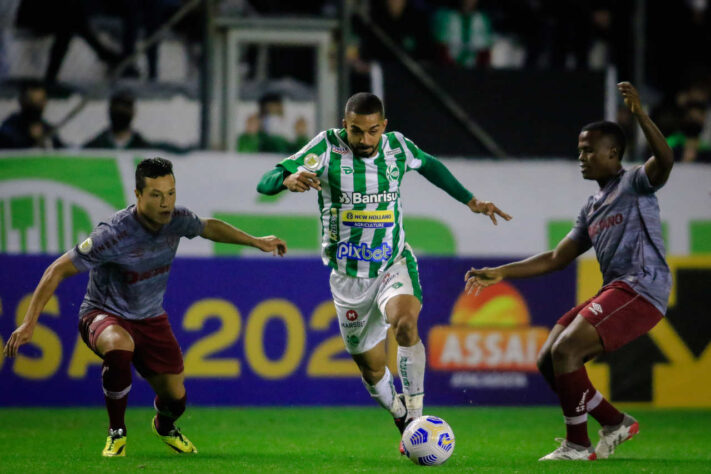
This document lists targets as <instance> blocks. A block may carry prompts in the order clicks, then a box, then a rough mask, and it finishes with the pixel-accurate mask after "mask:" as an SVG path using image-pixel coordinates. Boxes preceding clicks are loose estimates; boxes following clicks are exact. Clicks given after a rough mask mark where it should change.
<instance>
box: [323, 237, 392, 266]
mask: <svg viewBox="0 0 711 474" xmlns="http://www.w3.org/2000/svg"><path fill="white" fill-rule="evenodd" d="M392 254H393V249H392V247H390V246H389V245H388V244H387V243H385V242H383V244H382V245H381V246H380V247H375V248H370V246H369V245H368V244H365V243H362V244H360V245H356V244H352V243H350V242H341V243H339V244H338V251H337V253H336V256H337V257H338V258H350V259H354V260H363V261H365V262H386V261H388V260H389V259H390V257H391V256H392Z"/></svg>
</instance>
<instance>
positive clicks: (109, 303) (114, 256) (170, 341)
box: [4, 158, 286, 457]
mask: <svg viewBox="0 0 711 474" xmlns="http://www.w3.org/2000/svg"><path fill="white" fill-rule="evenodd" d="M175 198H176V195H175V177H174V175H173V166H172V164H171V162H170V161H168V160H165V159H162V158H150V159H147V160H143V161H142V162H140V163H139V164H138V166H137V167H136V199H137V202H136V205H131V206H129V207H128V208H126V209H123V210H121V211H119V212H117V213H116V214H114V215H113V216H111V217H110V218H109V219H108V220H107V222H102V223H100V224H99V225H98V226H97V227H96V228H95V229H94V230H93V231H92V233H91V235H90V236H89V238H87V239H86V240H85V241H84V242H82V243H81V244H79V245H77V246H76V247H75V248H73V249H72V250H70V251H68V252H67V253H65V254H64V255H62V256H61V257H59V258H58V259H57V260H55V261H54V262H53V263H52V264H51V265H50V266H49V267H48V268H47V270H46V271H45V272H44V275H43V276H42V279H41V280H40V282H39V284H38V285H37V289H35V292H34V294H33V295H32V300H31V302H30V306H29V308H28V310H27V313H26V314H25V318H24V320H23V322H22V324H20V326H19V327H18V328H17V329H16V330H15V331H14V332H13V333H12V335H11V336H10V339H9V340H8V342H7V345H6V346H5V350H4V352H5V355H6V356H8V357H14V356H15V355H17V351H18V349H19V347H20V346H21V345H22V344H25V343H26V342H28V341H30V339H31V338H32V333H33V331H34V328H35V325H36V324H37V318H38V317H39V315H40V312H41V311H42V309H43V308H44V306H45V304H47V301H48V300H49V298H50V297H51V296H52V294H53V293H54V291H55V289H56V288H57V285H59V283H60V282H61V281H62V280H64V279H65V278H67V277H70V276H72V275H75V274H77V273H79V272H81V271H87V270H90V271H91V273H90V274H89V284H88V285H87V289H86V296H85V297H84V301H83V302H82V305H81V308H80V309H79V318H80V319H79V332H80V333H81V336H82V339H83V340H84V342H85V343H86V344H87V346H89V348H91V349H92V350H93V351H94V352H95V353H96V354H98V355H99V357H101V358H102V359H103V368H102V371H101V378H102V385H103V389H104V396H105V397H104V398H105V401H106V408H107V410H108V413H109V436H108V438H107V439H106V446H105V448H104V450H103V452H102V454H103V455H104V456H109V457H111V456H125V454H126V424H125V422H124V414H125V412H126V403H127V401H128V392H129V391H130V390H131V363H133V365H134V366H135V367H136V370H137V371H138V373H140V374H141V376H143V377H144V378H145V379H146V380H147V381H148V383H150V384H151V387H153V390H154V391H155V392H156V398H155V408H156V416H155V417H154V418H153V422H152V423H151V427H152V429H153V431H154V432H155V433H156V435H158V437H159V438H160V439H161V440H162V441H163V442H164V443H166V444H167V445H168V446H170V447H171V448H172V449H173V450H175V451H176V452H178V453H196V452H197V449H196V448H195V446H194V445H193V444H192V443H191V442H190V440H189V439H188V438H187V437H185V436H184V435H183V434H182V433H181V432H180V430H179V429H178V428H177V427H176V426H175V425H174V421H175V420H176V419H177V418H178V417H179V416H180V415H182V414H183V412H184V411H185V403H186V391H185V385H184V379H185V377H184V375H183V356H182V353H181V351H180V346H179V345H178V342H177V341H176V340H175V336H174V335H173V331H172V329H171V327H170V323H169V322H168V315H167V314H166V313H165V310H164V309H163V295H164V294H165V289H166V285H167V283H168V274H169V272H170V266H171V264H172V262H173V259H174V258H175V253H176V251H177V249H178V242H179V240H180V238H181V237H187V238H189V239H192V238H193V237H195V236H197V235H199V236H201V237H203V238H206V239H209V240H212V241H215V242H224V243H232V244H239V245H250V246H253V247H256V248H258V249H260V250H262V251H264V252H273V253H274V254H275V255H277V254H278V255H280V256H281V255H284V253H286V243H285V242H284V241H282V240H281V239H278V238H277V237H274V236H267V237H252V236H251V235H248V234H245V233H244V232H242V231H241V230H239V229H236V228H234V227H232V226H231V225H229V224H226V223H225V222H222V221H220V220H217V219H201V218H199V217H198V216H197V215H195V214H194V213H193V212H192V211H190V210H188V209H186V208H184V207H179V206H176V205H175Z"/></svg>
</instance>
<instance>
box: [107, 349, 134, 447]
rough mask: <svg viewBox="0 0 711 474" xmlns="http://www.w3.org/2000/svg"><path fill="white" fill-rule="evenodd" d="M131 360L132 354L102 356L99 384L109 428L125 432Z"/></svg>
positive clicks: (116, 351)
mask: <svg viewBox="0 0 711 474" xmlns="http://www.w3.org/2000/svg"><path fill="white" fill-rule="evenodd" d="M131 359H133V352H131V351H120V350H114V351H109V352H107V353H106V354H104V363H103V365H102V367H103V368H102V371H101V383H102V385H103V388H104V400H106V410H107V411H108V412H109V428H110V429H112V430H116V429H119V428H123V430H124V433H125V432H126V422H125V421H124V415H125V414H126V404H127V403H128V392H129V391H130V390H131Z"/></svg>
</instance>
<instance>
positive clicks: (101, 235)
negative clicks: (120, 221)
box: [69, 222, 123, 272]
mask: <svg viewBox="0 0 711 474" xmlns="http://www.w3.org/2000/svg"><path fill="white" fill-rule="evenodd" d="M122 237H123V236H119V235H118V233H117V232H116V231H115V229H114V228H112V227H111V226H109V225H108V224H105V223H103V222H102V223H100V224H99V225H98V226H96V228H94V230H93V231H91V234H90V235H89V237H87V238H86V239H85V240H84V241H83V242H81V243H79V244H77V245H75V246H74V248H73V249H72V250H70V251H69V258H71V260H72V263H73V264H74V266H75V267H77V270H79V271H82V272H86V271H89V270H91V269H92V268H94V267H98V266H99V265H101V264H102V263H106V262H109V261H111V259H112V258H113V257H114V256H115V254H116V247H117V244H118V242H119V240H121V238H122Z"/></svg>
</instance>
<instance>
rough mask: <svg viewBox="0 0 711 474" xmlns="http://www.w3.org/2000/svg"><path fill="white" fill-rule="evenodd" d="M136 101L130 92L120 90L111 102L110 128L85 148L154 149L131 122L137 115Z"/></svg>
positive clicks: (86, 144)
mask: <svg viewBox="0 0 711 474" xmlns="http://www.w3.org/2000/svg"><path fill="white" fill-rule="evenodd" d="M135 102H136V99H135V97H134V96H133V94H132V93H131V92H130V91H128V90H125V89H124V90H119V91H117V92H115V93H114V94H113V95H112V96H111V100H110V101H109V122H110V123H111V125H110V127H109V128H107V129H106V130H104V131H102V132H101V133H99V134H98V135H97V136H96V137H94V138H92V139H91V140H89V141H88V142H87V143H85V144H84V148H109V149H112V150H133V149H139V148H154V146H153V145H152V144H151V143H150V142H149V141H148V140H146V139H145V138H143V135H141V134H140V133H139V132H137V131H136V130H133V129H132V128H131V122H133V118H134V116H135V114H136V108H135Z"/></svg>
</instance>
